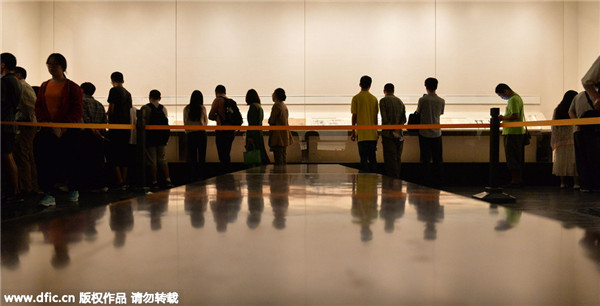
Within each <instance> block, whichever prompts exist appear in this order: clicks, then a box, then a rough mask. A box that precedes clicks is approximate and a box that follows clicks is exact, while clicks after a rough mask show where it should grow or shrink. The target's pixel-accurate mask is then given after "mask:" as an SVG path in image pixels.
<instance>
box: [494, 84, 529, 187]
mask: <svg viewBox="0 0 600 306" xmlns="http://www.w3.org/2000/svg"><path fill="white" fill-rule="evenodd" d="M495 92H496V94H497V95H498V96H500V98H502V99H503V100H508V102H507V104H506V110H505V112H504V115H500V116H498V119H500V121H504V122H523V121H524V119H525V113H524V110H523V99H521V96H519V95H518V94H517V93H516V92H514V91H513V90H512V89H511V88H510V87H509V86H508V85H506V84H504V83H500V84H498V86H496V90H495ZM502 136H504V153H505V155H506V165H507V166H508V169H509V170H510V174H511V180H510V183H509V184H508V185H507V187H517V188H518V187H522V186H523V168H524V166H525V143H524V140H525V128H524V127H521V126H520V127H504V128H502Z"/></svg>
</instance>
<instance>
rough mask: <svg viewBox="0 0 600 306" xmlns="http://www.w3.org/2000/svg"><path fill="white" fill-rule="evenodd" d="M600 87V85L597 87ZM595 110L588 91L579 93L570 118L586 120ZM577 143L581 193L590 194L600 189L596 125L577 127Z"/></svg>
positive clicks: (598, 143)
mask: <svg viewBox="0 0 600 306" xmlns="http://www.w3.org/2000/svg"><path fill="white" fill-rule="evenodd" d="M597 86H600V83H599V84H598V85H597ZM593 110H594V102H593V100H592V98H591V97H590V95H589V93H588V92H587V91H582V92H580V93H578V94H577V95H576V96H575V98H573V102H571V106H570V107H569V116H570V117H571V118H573V119H577V118H584V116H585V115H584V114H586V113H587V114H589V112H590V111H593ZM573 140H574V143H575V163H576V164H577V174H579V185H580V186H581V187H580V189H579V191H581V192H590V191H592V190H593V189H600V175H598V173H599V172H600V160H599V159H598V156H599V155H600V136H599V135H598V133H597V131H596V130H595V125H577V126H576V128H575V133H573Z"/></svg>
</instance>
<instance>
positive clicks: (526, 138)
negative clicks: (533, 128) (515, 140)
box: [523, 127, 531, 146]
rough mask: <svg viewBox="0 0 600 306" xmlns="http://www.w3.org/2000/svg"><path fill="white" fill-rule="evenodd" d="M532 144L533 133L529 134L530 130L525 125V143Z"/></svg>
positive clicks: (525, 144)
mask: <svg viewBox="0 0 600 306" xmlns="http://www.w3.org/2000/svg"><path fill="white" fill-rule="evenodd" d="M529 144H531V134H529V130H528V129H527V127H525V137H524V138H523V145H524V146H527V145H529Z"/></svg>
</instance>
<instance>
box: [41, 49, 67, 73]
mask: <svg viewBox="0 0 600 306" xmlns="http://www.w3.org/2000/svg"><path fill="white" fill-rule="evenodd" d="M46 66H47V67H48V72H49V73H50V74H51V75H52V76H53V77H58V78H61V77H64V76H65V72H66V71H67V59H66V58H65V57H64V56H63V55H62V54H60V53H52V54H50V56H48V59H47V60H46Z"/></svg>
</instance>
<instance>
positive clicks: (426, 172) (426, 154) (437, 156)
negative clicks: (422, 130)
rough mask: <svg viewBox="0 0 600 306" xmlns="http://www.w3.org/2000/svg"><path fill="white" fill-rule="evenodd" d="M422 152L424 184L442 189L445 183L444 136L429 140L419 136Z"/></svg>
mask: <svg viewBox="0 0 600 306" xmlns="http://www.w3.org/2000/svg"><path fill="white" fill-rule="evenodd" d="M419 148H420V151H421V165H422V166H423V171H422V175H423V177H422V183H423V184H425V185H429V186H434V187H440V186H441V185H442V181H443V163H444V160H443V157H442V136H440V137H435V138H429V137H424V136H421V135H419Z"/></svg>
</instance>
